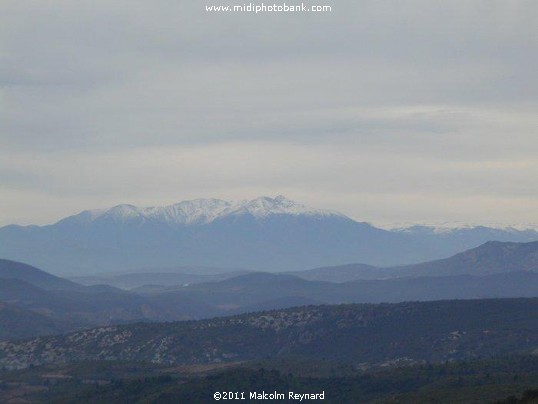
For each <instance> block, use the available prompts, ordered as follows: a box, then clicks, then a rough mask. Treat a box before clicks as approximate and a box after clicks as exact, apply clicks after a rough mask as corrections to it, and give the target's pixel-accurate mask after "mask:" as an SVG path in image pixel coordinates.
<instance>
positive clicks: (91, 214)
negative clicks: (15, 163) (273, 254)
mask: <svg viewBox="0 0 538 404" xmlns="http://www.w3.org/2000/svg"><path fill="white" fill-rule="evenodd" d="M232 215H233V216H239V215H250V216H253V217H254V218H256V219H263V218H267V217H268V216H271V215H292V216H299V215H304V216H316V217H327V216H337V217H341V218H346V216H344V215H342V214H340V213H338V212H333V211H329V210H320V209H312V208H309V207H306V206H305V205H302V204H300V203H297V202H294V201H292V200H290V199H287V198H286V197H284V196H282V195H279V196H277V197H275V198H270V197H266V196H264V197H259V198H256V199H253V200H243V201H239V202H232V201H224V200H221V199H194V200H190V201H183V202H179V203H176V204H174V205H169V206H163V207H136V206H133V205H118V206H114V207H113V208H110V209H101V210H91V211H84V212H82V213H80V214H78V215H76V216H72V217H69V218H66V219H64V220H62V221H61V222H69V223H86V224H89V223H92V222H103V221H113V222H119V223H145V222H158V223H165V224H169V225H200V224H208V223H211V222H213V221H215V220H217V219H221V218H224V217H226V216H232Z"/></svg>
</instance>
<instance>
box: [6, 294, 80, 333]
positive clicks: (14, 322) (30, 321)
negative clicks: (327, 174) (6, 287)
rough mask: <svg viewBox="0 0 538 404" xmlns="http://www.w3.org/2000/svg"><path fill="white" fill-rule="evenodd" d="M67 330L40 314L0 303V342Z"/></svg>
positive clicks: (67, 329)
mask: <svg viewBox="0 0 538 404" xmlns="http://www.w3.org/2000/svg"><path fill="white" fill-rule="evenodd" d="M69 330H70V329H69V328H68V327H66V326H65V325H63V324H61V323H60V322H57V321H54V320H52V319H51V318H49V317H47V316H44V315H42V314H38V313H36V312H33V311H30V310H23V309H21V308H18V307H16V306H13V305H9V304H6V303H0V340H2V339H22V338H30V337H34V336H36V335H50V334H60V333H61V332H67V331H69Z"/></svg>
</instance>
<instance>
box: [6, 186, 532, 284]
mask: <svg viewBox="0 0 538 404" xmlns="http://www.w3.org/2000/svg"><path fill="white" fill-rule="evenodd" d="M490 240H499V241H514V242H527V241H536V240H538V232H535V231H515V230H510V231H503V230H496V229H489V228H485V227H478V228H475V229H464V230H459V231H452V232H448V233H439V234H437V233H436V232H433V233H432V232H421V231H419V232H412V231H411V232H409V231H407V232H406V231H388V230H383V229H380V228H377V227H375V226H372V225H370V224H369V223H367V222H359V221H355V220H353V219H351V218H349V217H347V216H345V215H343V214H341V213H338V212H333V211H328V210H320V209H312V208H308V207H306V206H304V205H302V204H300V203H297V202H293V201H291V200H289V199H287V198H285V197H283V196H277V197H275V198H269V197H260V198H256V199H253V200H250V201H241V202H229V201H222V200H218V199H198V200H193V201H185V202H180V203H178V204H175V205H170V206H168V207H160V208H159V207H153V208H137V207H135V206H133V205H118V206H116V207H113V208H110V209H105V210H98V211H85V212H82V213H80V214H78V215H75V216H70V217H67V218H65V219H62V220H60V221H58V222H57V223H55V224H51V225H46V226H41V227H40V226H16V225H10V226H6V227H2V228H0V256H2V257H5V258H8V259H11V260H14V261H22V262H26V263H28V264H31V265H34V266H37V267H39V268H43V269H45V270H47V271H49V272H52V273H54V274H62V275H70V276H77V275H82V274H85V275H87V274H90V273H98V272H103V273H105V272H108V273H110V272H116V273H118V272H136V271H138V270H139V269H140V268H142V267H150V266H152V267H154V268H159V267H161V268H164V267H179V266H198V267H230V268H244V269H247V270H258V271H270V272H278V271H293V270H303V269H310V268H315V267H323V266H334V265H344V264H349V263H353V262H362V263H364V264H367V265H372V266H401V265H409V264H415V263H420V262H425V261H430V260H434V259H440V258H445V257H448V256H451V255H453V254H455V253H458V252H460V251H463V250H466V249H469V248H473V247H476V246H478V245H480V244H482V243H484V242H486V241H490Z"/></svg>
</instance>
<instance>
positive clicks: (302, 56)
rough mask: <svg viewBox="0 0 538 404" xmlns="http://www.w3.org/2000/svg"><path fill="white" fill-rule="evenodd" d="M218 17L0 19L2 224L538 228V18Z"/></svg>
mask: <svg viewBox="0 0 538 404" xmlns="http://www.w3.org/2000/svg"><path fill="white" fill-rule="evenodd" d="M218 1H219V0H215V3H211V1H210V0H208V1H204V0H173V1H172V0H152V1H148V0H146V1H137V0H129V1H120V0H113V1H110V0H107V1H100V0H91V1H86V0H77V1H66V0H64V1H61V0H56V1H46V0H36V1H25V0H13V1H11V0H0V225H5V224H10V223H19V224H30V223H35V224H45V223H51V222H54V221H56V220H57V219H59V218H61V217H64V216H67V215H70V214H74V213H77V212H79V211H81V210H85V209H92V208H103V207H109V206H113V205H116V204H119V203H131V204H135V205H142V206H154V205H166V204H171V203H174V202H178V201H181V200H185V199H194V198H204V197H216V198H223V199H232V200H236V199H246V198H254V197H256V196H260V195H268V196H274V195H277V194H283V195H285V196H287V197H289V198H291V199H295V200H297V201H299V202H303V203H305V204H307V205H311V206H314V207H317V208H327V209H334V210H339V211H341V212H343V213H345V214H347V215H349V216H351V217H353V218H355V219H358V220H364V221H369V222H372V223H374V224H391V223H442V222H447V221H448V222H453V221H456V222H462V223H474V224H476V223H483V224H492V223H498V224H512V223H523V224H525V223H538V75H537V73H536V72H537V71H538V2H536V1H535V0H529V1H517V0H504V1H497V0H461V1H459V0H446V1H442V0H441V1H431V0H424V1H412V0H408V1H405V0H392V1H388V0H387V1H386V0H372V1H362V0H339V1H334V0H319V1H318V2H314V3H315V4H328V5H332V9H333V11H332V13H324V14H307V13H305V14H258V15H253V14H248V13H242V14H241V13H226V14H216V13H213V14H212V13H207V12H205V4H234V3H232V2H228V1H230V0H222V1H223V3H218ZM231 1H233V0H231ZM243 3H244V2H243V1H239V2H237V4H243ZM286 3H287V4H294V2H293V1H287V2H286ZM314 3H312V4H314Z"/></svg>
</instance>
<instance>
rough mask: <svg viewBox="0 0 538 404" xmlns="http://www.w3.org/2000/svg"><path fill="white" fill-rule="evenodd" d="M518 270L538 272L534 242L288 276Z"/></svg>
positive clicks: (348, 277) (332, 278)
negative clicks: (400, 263)
mask: <svg viewBox="0 0 538 404" xmlns="http://www.w3.org/2000/svg"><path fill="white" fill-rule="evenodd" d="M518 271H527V272H538V242H529V243H511V242H500V241H488V242H487V243H484V244H483V245H480V246H478V247H476V248H473V249H470V250H467V251H464V252H461V253H458V254H456V255H453V256H452V257H449V258H446V259H441V260H435V261H429V262H424V263H420V264H414V265H407V266H399V267H388V268H380V267H373V266H370V265H365V264H350V265H341V266H332V267H321V268H314V269H310V270H306V271H294V272H289V274H291V275H294V276H297V277H299V278H302V279H307V280H320V281H327V282H348V281H354V280H374V279H389V278H398V277H422V276H456V275H475V276H483V275H492V274H500V273H507V272H518Z"/></svg>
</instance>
